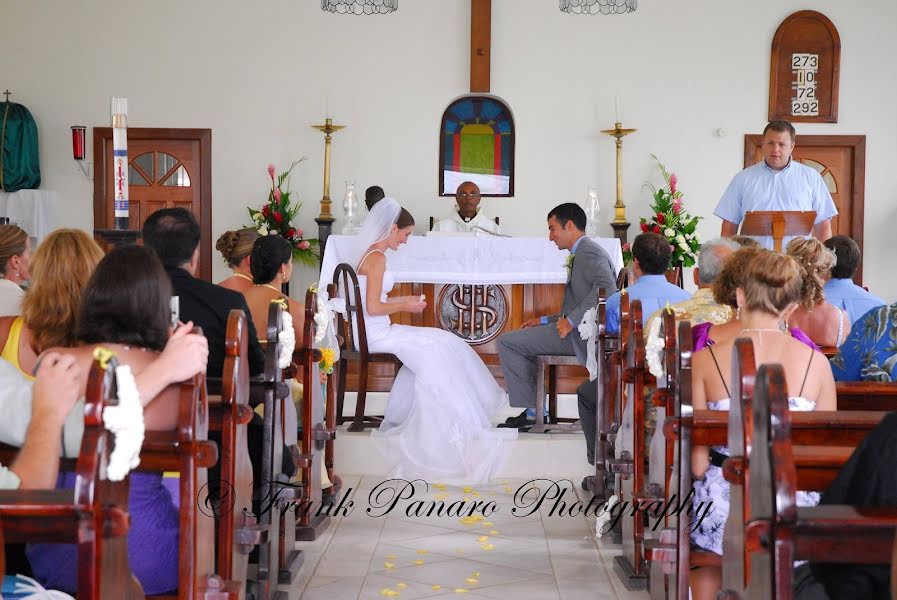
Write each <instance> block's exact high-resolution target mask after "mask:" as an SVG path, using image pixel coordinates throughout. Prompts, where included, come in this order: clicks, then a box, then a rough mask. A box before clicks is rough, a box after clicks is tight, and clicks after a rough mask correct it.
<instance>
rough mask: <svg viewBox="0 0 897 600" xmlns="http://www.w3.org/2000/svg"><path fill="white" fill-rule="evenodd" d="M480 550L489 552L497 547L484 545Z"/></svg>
mask: <svg viewBox="0 0 897 600" xmlns="http://www.w3.org/2000/svg"><path fill="white" fill-rule="evenodd" d="M480 548H482V549H483V550H486V551H489V550H493V549H495V546H494V545H492V544H483V545H482V546H480Z"/></svg>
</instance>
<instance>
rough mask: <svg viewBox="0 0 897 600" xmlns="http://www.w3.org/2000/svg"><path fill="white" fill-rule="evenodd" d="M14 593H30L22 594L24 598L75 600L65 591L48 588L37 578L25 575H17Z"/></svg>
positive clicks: (29, 599) (25, 599)
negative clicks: (37, 580) (36, 579)
mask: <svg viewBox="0 0 897 600" xmlns="http://www.w3.org/2000/svg"><path fill="white" fill-rule="evenodd" d="M15 578H16V581H15V586H14V587H13V590H12V591H13V593H14V594H30V595H28V596H22V600H75V599H74V598H73V597H72V596H69V595H68V594H66V593H65V592H60V591H58V590H48V589H46V588H45V587H44V586H42V585H41V584H39V583H38V582H36V581H35V580H33V579H31V578H30V577H26V576H24V575H16V576H15Z"/></svg>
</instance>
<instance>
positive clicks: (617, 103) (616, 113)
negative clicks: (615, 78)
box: [614, 94, 621, 123]
mask: <svg viewBox="0 0 897 600" xmlns="http://www.w3.org/2000/svg"><path fill="white" fill-rule="evenodd" d="M614 121H616V122H617V123H620V122H621V121H620V95H619V94H617V95H616V96H614Z"/></svg>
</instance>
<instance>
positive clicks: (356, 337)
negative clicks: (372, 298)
mask: <svg viewBox="0 0 897 600" xmlns="http://www.w3.org/2000/svg"><path fill="white" fill-rule="evenodd" d="M333 284H334V285H335V286H336V287H337V293H338V295H339V297H340V298H343V299H345V301H346V313H345V315H343V314H340V315H339V316H338V318H337V332H338V334H339V335H340V337H341V338H342V339H343V340H344V344H343V346H342V347H341V348H340V364H339V377H338V384H337V399H336V403H337V406H336V418H337V421H338V424H340V425H341V424H342V423H343V422H345V421H346V420H348V419H346V418H344V417H343V403H344V400H345V393H346V379H347V375H348V372H349V362H357V363H358V395H357V397H356V400H355V417H354V418H353V419H352V424H351V425H350V426H349V431H364V429H365V428H366V427H369V426H371V425H379V424H380V421H382V416H375V417H368V416H365V414H364V412H365V411H364V407H365V399H366V397H367V385H368V365H369V364H370V363H392V364H395V365H397V367H400V366H401V362H400V361H399V359H398V358H396V357H395V356H394V355H392V354H381V353H371V352H369V351H368V341H367V333H366V330H365V324H364V304H363V302H362V297H361V287H360V286H359V285H358V275H357V274H356V273H355V269H353V268H352V266H351V265H349V264H346V263H341V264H339V265H337V267H336V270H335V271H334V273H333ZM356 348H357V350H356Z"/></svg>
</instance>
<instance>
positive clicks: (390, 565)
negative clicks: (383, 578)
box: [383, 562, 396, 569]
mask: <svg viewBox="0 0 897 600" xmlns="http://www.w3.org/2000/svg"><path fill="white" fill-rule="evenodd" d="M383 566H384V568H387V569H395V568H396V566H395V565H394V564H392V563H391V562H385V563H383Z"/></svg>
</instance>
